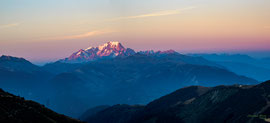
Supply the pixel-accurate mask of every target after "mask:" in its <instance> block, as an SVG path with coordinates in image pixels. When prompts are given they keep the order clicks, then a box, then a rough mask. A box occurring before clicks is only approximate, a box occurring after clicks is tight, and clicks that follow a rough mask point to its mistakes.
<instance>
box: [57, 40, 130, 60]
mask: <svg viewBox="0 0 270 123" xmlns="http://www.w3.org/2000/svg"><path fill="white" fill-rule="evenodd" d="M133 54H135V51H134V50H132V49H130V48H125V47H124V46H123V45H122V44H121V43H119V42H112V41H110V42H107V43H105V44H103V45H100V46H98V47H89V48H87V49H80V50H79V51H77V52H75V53H73V54H72V55H71V56H69V57H68V58H66V59H63V60H60V61H61V62H66V63H82V62H88V61H95V60H98V59H106V58H114V57H116V56H130V55H133Z"/></svg>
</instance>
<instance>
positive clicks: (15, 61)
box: [0, 55, 39, 72]
mask: <svg viewBox="0 0 270 123" xmlns="http://www.w3.org/2000/svg"><path fill="white" fill-rule="evenodd" d="M0 68H5V69H7V70H10V71H27V72H33V71H36V70H38V69H39V67H38V66H36V65H34V64H32V63H31V62H29V61H27V60H25V59H24V58H17V57H12V56H6V55H2V56H1V57H0Z"/></svg>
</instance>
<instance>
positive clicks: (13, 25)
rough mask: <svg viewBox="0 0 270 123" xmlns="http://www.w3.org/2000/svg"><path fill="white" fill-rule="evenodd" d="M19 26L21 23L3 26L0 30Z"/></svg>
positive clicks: (0, 26)
mask: <svg viewBox="0 0 270 123" xmlns="http://www.w3.org/2000/svg"><path fill="white" fill-rule="evenodd" d="M20 24H21V23H10V24H4V25H0V29H4V28H11V27H16V26H19V25H20Z"/></svg>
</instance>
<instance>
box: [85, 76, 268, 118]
mask: <svg viewBox="0 0 270 123" xmlns="http://www.w3.org/2000/svg"><path fill="white" fill-rule="evenodd" d="M269 95H270V81H267V82H264V83H262V84H259V85H254V86H250V85H249V86H246V85H233V86H217V87H212V88H209V87H201V86H191V87H186V88H182V89H179V90H177V91H175V92H173V93H171V94H169V95H166V96H163V97H161V98H159V99H157V100H155V101H153V102H151V103H149V104H148V105H146V106H136V105H135V106H131V105H115V106H112V107H109V108H106V109H104V110H102V111H99V112H94V113H93V112H92V113H90V114H91V115H88V117H87V118H85V119H84V120H85V121H87V122H88V123H165V122H169V123H181V122H183V123H190V122H196V123H197V122H199V123H200V122H201V123H209V122H216V123H221V122H267V121H268V122H269V121H270V102H269V100H270V96H269ZM85 115H86V114H84V116H85Z"/></svg>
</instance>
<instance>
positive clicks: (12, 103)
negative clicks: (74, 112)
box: [0, 89, 80, 123]
mask: <svg viewBox="0 0 270 123" xmlns="http://www.w3.org/2000/svg"><path fill="white" fill-rule="evenodd" d="M0 122H2V123H80V121H79V120H75V119H72V118H69V117H67V116H64V115H61V114H58V113H55V112H53V111H52V110H50V109H48V108H46V107H44V106H43V105H40V104H38V103H36V102H33V101H29V100H24V98H21V97H18V96H15V95H12V94H9V93H7V92H4V91H3V90H2V89H0Z"/></svg>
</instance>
